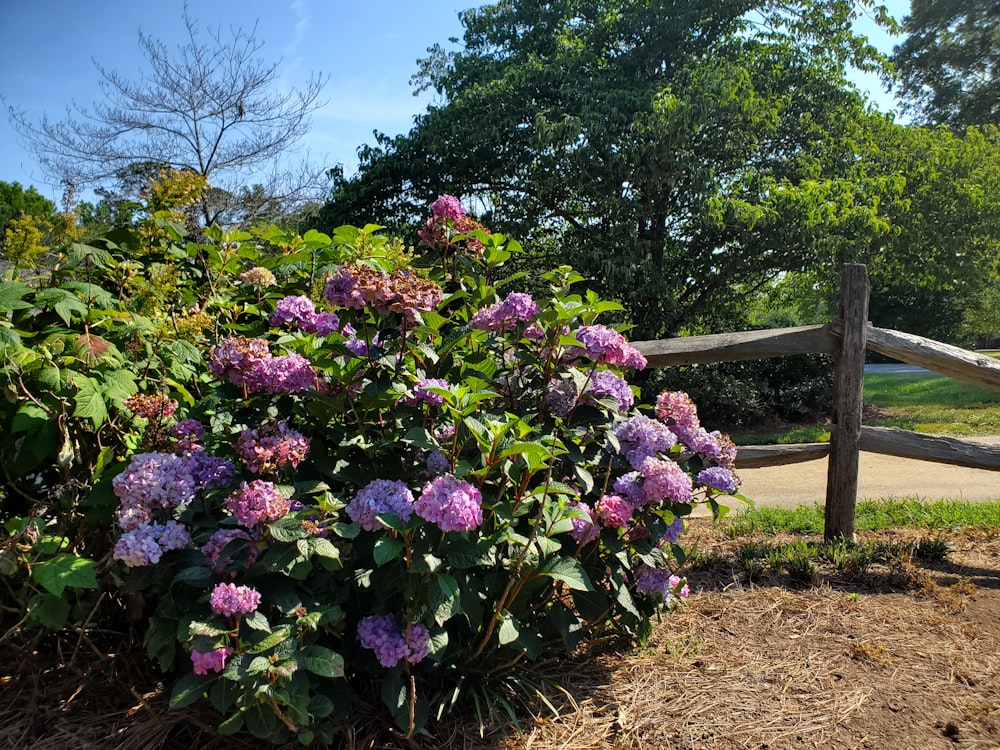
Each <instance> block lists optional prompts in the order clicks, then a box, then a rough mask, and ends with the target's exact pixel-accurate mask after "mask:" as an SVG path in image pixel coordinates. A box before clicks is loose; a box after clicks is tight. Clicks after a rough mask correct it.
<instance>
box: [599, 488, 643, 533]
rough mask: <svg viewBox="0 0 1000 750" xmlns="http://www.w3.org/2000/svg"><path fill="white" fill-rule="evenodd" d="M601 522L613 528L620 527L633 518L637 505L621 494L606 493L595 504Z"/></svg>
mask: <svg viewBox="0 0 1000 750" xmlns="http://www.w3.org/2000/svg"><path fill="white" fill-rule="evenodd" d="M594 510H596V511H597V517H598V518H600V519H601V524H602V525H604V526H607V527H608V528H612V529H620V528H622V527H623V526H625V525H627V524H628V522H629V521H631V520H632V513H633V512H634V511H635V506H634V505H633V504H632V503H631V502H630V501H629V500H628V498H625V497H622V496H621V495H604V496H603V497H601V499H600V500H598V501H597V503H596V505H595V506H594Z"/></svg>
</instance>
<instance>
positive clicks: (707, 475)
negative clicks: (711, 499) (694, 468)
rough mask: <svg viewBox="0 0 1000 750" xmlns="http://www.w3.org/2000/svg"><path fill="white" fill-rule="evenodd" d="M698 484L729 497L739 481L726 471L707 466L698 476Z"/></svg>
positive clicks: (719, 467) (717, 467)
mask: <svg viewBox="0 0 1000 750" xmlns="http://www.w3.org/2000/svg"><path fill="white" fill-rule="evenodd" d="M698 484H701V485H704V486H706V487H711V488H712V489H713V490H718V491H719V492H724V493H726V494H727V495H731V494H732V493H734V492H736V488H737V487H738V486H739V480H738V479H737V478H736V477H735V476H734V475H733V473H732V472H731V471H729V470H728V469H724V468H722V467H721V466H709V467H708V468H707V469H702V470H701V472H700V473H699V474H698Z"/></svg>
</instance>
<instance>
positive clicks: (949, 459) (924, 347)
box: [633, 264, 1000, 539]
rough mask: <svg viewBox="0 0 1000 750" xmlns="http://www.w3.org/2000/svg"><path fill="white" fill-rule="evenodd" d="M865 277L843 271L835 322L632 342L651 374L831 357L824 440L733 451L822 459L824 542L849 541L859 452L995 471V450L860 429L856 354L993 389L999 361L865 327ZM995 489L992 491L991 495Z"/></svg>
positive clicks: (783, 460)
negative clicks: (829, 413) (829, 416)
mask: <svg viewBox="0 0 1000 750" xmlns="http://www.w3.org/2000/svg"><path fill="white" fill-rule="evenodd" d="M868 294H869V285H868V272H867V269H866V268H865V266H863V265H860V264H848V265H845V266H844V268H843V271H842V274H841V290H840V315H839V318H838V319H837V320H835V321H834V322H833V323H830V324H828V325H822V326H801V327H798V328H775V329H770V330H765V331H746V332H742V333H720V334H713V335H710V336H689V337H683V338H674V339H661V340H658V341H635V342H633V344H634V346H635V347H636V348H637V349H639V351H640V352H642V353H643V355H644V356H645V357H646V359H647V361H648V362H649V366H650V367H671V366H678V365H692V364H707V363H712V362H734V361H738V360H747V359H766V358H770V357H782V356H785V355H788V354H833V355H834V362H835V371H834V409H833V429H832V430H831V437H830V442H829V443H799V444H796V445H753V446H742V447H741V448H740V449H739V454H738V457H737V461H736V466H737V468H758V467H763V466H783V465H786V464H794V463H799V462H801V461H812V460H814V459H818V458H823V457H824V456H826V457H828V464H827V465H828V470H827V487H826V521H825V524H826V525H825V529H824V535H825V536H826V538H827V539H832V538H835V537H845V538H849V539H853V538H854V513H855V505H856V503H857V491H858V454H859V451H868V452H870V453H882V454H885V455H890V456H899V457H902V458H915V459H919V460H923V461H937V462H941V463H947V464H952V465H955V466H965V467H969V468H975V469H990V470H993V471H1000V446H993V445H989V444H987V443H982V442H978V441H975V440H960V439H957V438H949V437H943V436H939V435H921V434H919V433H915V432H909V431H908V430H899V429H895V428H885V427H866V426H863V425H862V424H861V410H862V406H863V403H862V385H863V378H864V355H865V350H866V349H870V350H871V351H875V352H878V353H880V354H884V355H886V356H888V357H892V358H893V359H897V360H899V361H901V362H906V363H908V364H912V365H917V366H919V367H924V368H926V369H928V370H932V371H934V372H937V373H940V374H941V375H947V376H949V377H952V378H955V379H957V380H962V381H965V382H967V383H974V384H976V385H983V386H988V387H990V388H995V389H997V390H1000V360H996V359H993V358H992V357H987V356H985V355H982V354H976V353H975V352H970V351H967V350H965V349H961V348H959V347H957V346H951V345H949V344H943V343H941V342H939V341H933V340H931V339H926V338H923V337H921V336H915V335H913V334H910V333H902V332H900V331H892V330H889V329H885V328H875V327H873V326H872V325H871V324H870V323H869V322H868ZM998 492H1000V490H998Z"/></svg>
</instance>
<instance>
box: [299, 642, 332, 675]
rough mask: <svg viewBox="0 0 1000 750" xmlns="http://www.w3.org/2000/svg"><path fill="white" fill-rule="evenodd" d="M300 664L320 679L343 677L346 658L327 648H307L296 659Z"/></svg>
mask: <svg viewBox="0 0 1000 750" xmlns="http://www.w3.org/2000/svg"><path fill="white" fill-rule="evenodd" d="M296 659H297V661H298V662H299V664H301V665H302V666H303V667H305V668H306V669H307V670H309V671H310V672H312V673H313V674H317V675H319V676H320V677H336V678H339V677H343V676H344V657H343V656H341V655H340V654H338V653H337V652H336V651H332V650H331V649H328V648H326V647H325V646H315V645H313V646H306V647H305V648H304V649H302V650H301V651H299V653H298V656H297V657H296Z"/></svg>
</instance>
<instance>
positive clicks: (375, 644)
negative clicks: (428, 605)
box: [358, 615, 431, 669]
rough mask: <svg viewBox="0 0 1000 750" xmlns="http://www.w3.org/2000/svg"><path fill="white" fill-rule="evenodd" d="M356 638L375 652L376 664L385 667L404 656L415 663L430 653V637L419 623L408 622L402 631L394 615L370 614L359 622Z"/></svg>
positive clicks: (390, 666)
mask: <svg viewBox="0 0 1000 750" xmlns="http://www.w3.org/2000/svg"><path fill="white" fill-rule="evenodd" d="M358 640H360V641H361V645H362V646H364V647H365V648H367V649H371V650H372V651H374V652H375V657H376V658H377V659H378V661H379V664H381V665H382V666H383V667H385V668H387V669H391V668H392V667H394V666H396V665H397V664H399V662H400V661H402V660H403V659H405V660H406V661H408V662H409V663H410V664H416V663H417V662H419V661H422V660H423V659H425V658H426V657H427V655H428V654H430V652H431V648H430V644H431V636H430V633H429V632H428V630H427V628H426V627H424V626H423V625H421V624H420V623H414V624H412V625H410V626H409V627H408V628H407V630H406V632H405V633H404V632H403V631H402V630H401V629H400V627H399V624H398V623H397V622H396V618H395V616H393V615H370V616H369V617H365V618H363V619H362V620H361V622H359V623H358Z"/></svg>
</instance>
